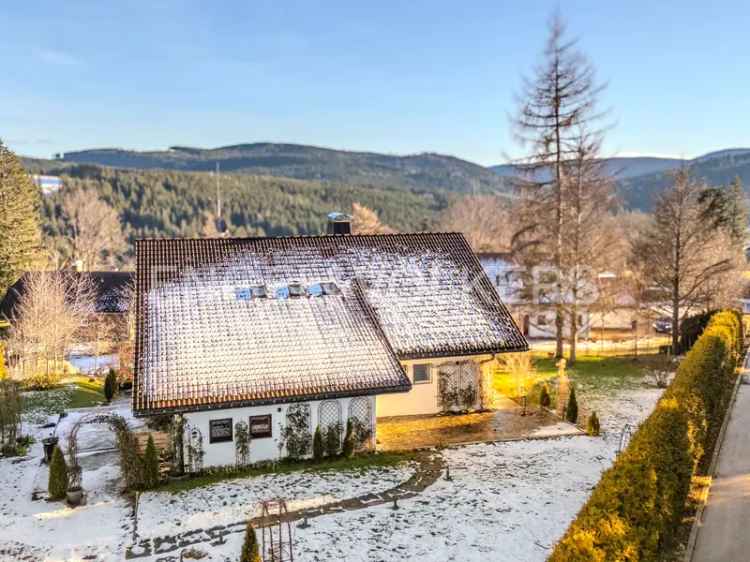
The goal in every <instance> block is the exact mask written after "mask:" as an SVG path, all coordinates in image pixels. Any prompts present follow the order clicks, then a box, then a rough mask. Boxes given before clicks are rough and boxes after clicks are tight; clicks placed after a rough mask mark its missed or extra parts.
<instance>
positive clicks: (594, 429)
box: [586, 412, 601, 437]
mask: <svg viewBox="0 0 750 562" xmlns="http://www.w3.org/2000/svg"><path fill="white" fill-rule="evenodd" d="M600 432H601V427H600V425H599V418H598V417H597V416H596V412H591V415H590V416H589V422H588V424H587V425H586V433H588V434H589V435H591V436H592V437H597V436H598V435H599V433H600Z"/></svg>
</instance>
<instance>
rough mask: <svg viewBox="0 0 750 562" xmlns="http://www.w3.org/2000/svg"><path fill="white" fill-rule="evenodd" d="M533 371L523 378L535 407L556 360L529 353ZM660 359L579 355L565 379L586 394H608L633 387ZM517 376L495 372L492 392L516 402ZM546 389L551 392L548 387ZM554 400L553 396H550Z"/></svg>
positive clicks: (553, 374) (554, 374)
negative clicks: (494, 391) (581, 388)
mask: <svg viewBox="0 0 750 562" xmlns="http://www.w3.org/2000/svg"><path fill="white" fill-rule="evenodd" d="M532 357H533V363H534V372H533V373H531V374H527V375H526V376H525V377H524V379H525V380H524V381H523V382H524V384H525V387H526V390H527V394H528V399H529V402H530V403H532V404H537V403H538V400H539V391H540V390H541V387H542V385H543V384H545V383H546V382H550V383H551V382H552V380H553V379H554V378H555V377H557V371H558V369H557V366H556V363H557V360H555V359H554V358H552V357H549V356H548V354H546V353H538V352H537V353H534V352H532ZM663 358H664V356H659V355H657V354H655V353H649V354H642V355H638V356H637V357H635V356H634V355H630V354H623V355H615V354H612V355H600V354H597V355H593V354H580V355H578V359H577V361H576V363H575V365H573V366H572V367H569V368H568V369H566V371H567V374H568V377H569V378H570V380H571V381H572V382H573V383H574V384H575V385H577V386H582V387H584V388H585V389H586V391H587V392H593V393H596V394H608V393H609V392H612V391H616V390H619V389H622V388H624V387H627V386H633V385H635V384H637V383H639V382H640V381H641V379H642V378H643V376H644V375H645V373H646V372H647V370H648V369H649V368H652V367H654V366H655V365H658V364H659V363H660V362H661V361H663ZM519 378H520V377H517V376H514V375H513V374H511V373H509V372H507V371H503V370H501V369H498V371H496V372H495V376H494V381H493V384H494V387H495V390H497V391H498V392H500V393H502V394H504V395H505V396H508V397H509V398H512V399H519V398H520V396H521V394H522V392H521V390H520V388H519V384H520V382H521V381H520V380H519ZM548 389H549V390H550V391H553V390H554V385H553V384H549V385H548ZM553 400H554V396H553Z"/></svg>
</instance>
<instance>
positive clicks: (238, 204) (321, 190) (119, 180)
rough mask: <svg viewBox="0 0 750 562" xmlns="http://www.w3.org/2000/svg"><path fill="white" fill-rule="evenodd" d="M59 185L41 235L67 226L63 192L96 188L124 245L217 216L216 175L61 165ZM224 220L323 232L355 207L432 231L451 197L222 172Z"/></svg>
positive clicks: (189, 232)
mask: <svg viewBox="0 0 750 562" xmlns="http://www.w3.org/2000/svg"><path fill="white" fill-rule="evenodd" d="M61 177H62V178H63V181H64V188H63V189H62V190H61V191H60V192H58V193H55V194H52V195H49V196H47V197H45V198H44V199H43V201H42V220H43V230H44V234H45V235H46V236H47V237H50V238H53V239H55V238H64V237H65V235H66V232H67V229H68V228H69V226H70V225H69V224H68V221H67V220H66V217H65V213H64V212H63V201H64V199H65V197H66V194H68V193H70V192H75V191H79V190H86V191H87V192H88V191H90V190H93V191H95V192H96V193H97V194H98V195H99V197H100V198H101V199H102V200H103V201H104V202H106V203H107V204H108V205H109V206H111V207H112V208H113V209H114V210H115V212H116V213H117V214H118V215H119V217H120V221H121V224H122V229H123V233H124V234H125V237H126V241H127V242H128V244H127V246H128V248H129V249H128V250H127V251H126V254H127V255H130V252H131V251H132V242H133V241H134V240H135V239H138V238H149V237H195V236H201V235H204V234H205V232H206V229H207V228H208V229H210V228H211V225H210V223H212V222H213V220H214V217H215V215H216V200H217V198H216V193H217V178H216V176H215V175H213V174H211V173H205V172H175V171H161V170H154V171H140V170H116V169H111V168H100V167H98V166H91V165H80V166H72V167H68V168H66V169H65V170H64V171H63V173H62V174H61ZM219 185H220V193H221V201H222V213H221V214H222V216H223V218H224V219H225V220H226V221H227V222H228V227H229V230H230V232H231V234H232V235H233V236H290V235H304V234H321V233H323V232H324V231H325V225H326V215H327V213H329V212H331V211H334V210H343V211H347V212H348V211H349V210H351V208H352V204H353V203H355V202H357V203H361V204H362V205H365V206H367V207H368V208H370V209H373V210H375V211H376V212H377V213H378V216H379V217H380V218H381V220H382V221H383V222H384V223H386V224H389V225H391V226H392V227H393V228H395V229H396V230H403V231H415V230H426V229H429V228H430V227H431V226H432V225H433V222H434V220H435V218H436V217H437V216H438V215H439V213H440V211H442V210H443V209H445V208H446V207H447V206H448V204H449V202H450V196H449V195H448V194H443V193H440V192H438V193H415V192H411V191H408V190H404V189H396V188H393V189H389V188H383V187H372V186H365V185H347V184H340V183H332V182H322V181H311V180H296V179H290V178H279V177H270V176H255V175H235V174H222V175H221V176H220V178H219Z"/></svg>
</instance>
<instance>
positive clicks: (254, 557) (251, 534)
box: [240, 521, 262, 562]
mask: <svg viewBox="0 0 750 562" xmlns="http://www.w3.org/2000/svg"><path fill="white" fill-rule="evenodd" d="M240 562H262V561H261V559H260V552H258V537H257V536H256V535H255V529H254V528H253V526H252V525H251V524H250V522H249V521H248V522H247V527H245V540H244V542H243V543H242V554H241V555H240Z"/></svg>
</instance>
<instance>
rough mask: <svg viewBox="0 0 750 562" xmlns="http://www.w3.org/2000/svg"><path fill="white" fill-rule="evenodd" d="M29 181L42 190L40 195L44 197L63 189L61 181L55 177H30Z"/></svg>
mask: <svg viewBox="0 0 750 562" xmlns="http://www.w3.org/2000/svg"><path fill="white" fill-rule="evenodd" d="M31 179H32V181H33V182H34V183H35V184H36V186H37V187H38V188H39V189H41V190H42V193H43V194H44V195H50V194H52V193H56V192H58V191H60V190H61V189H62V187H63V181H62V179H61V178H58V177H57V176H40V175H32V176H31Z"/></svg>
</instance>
